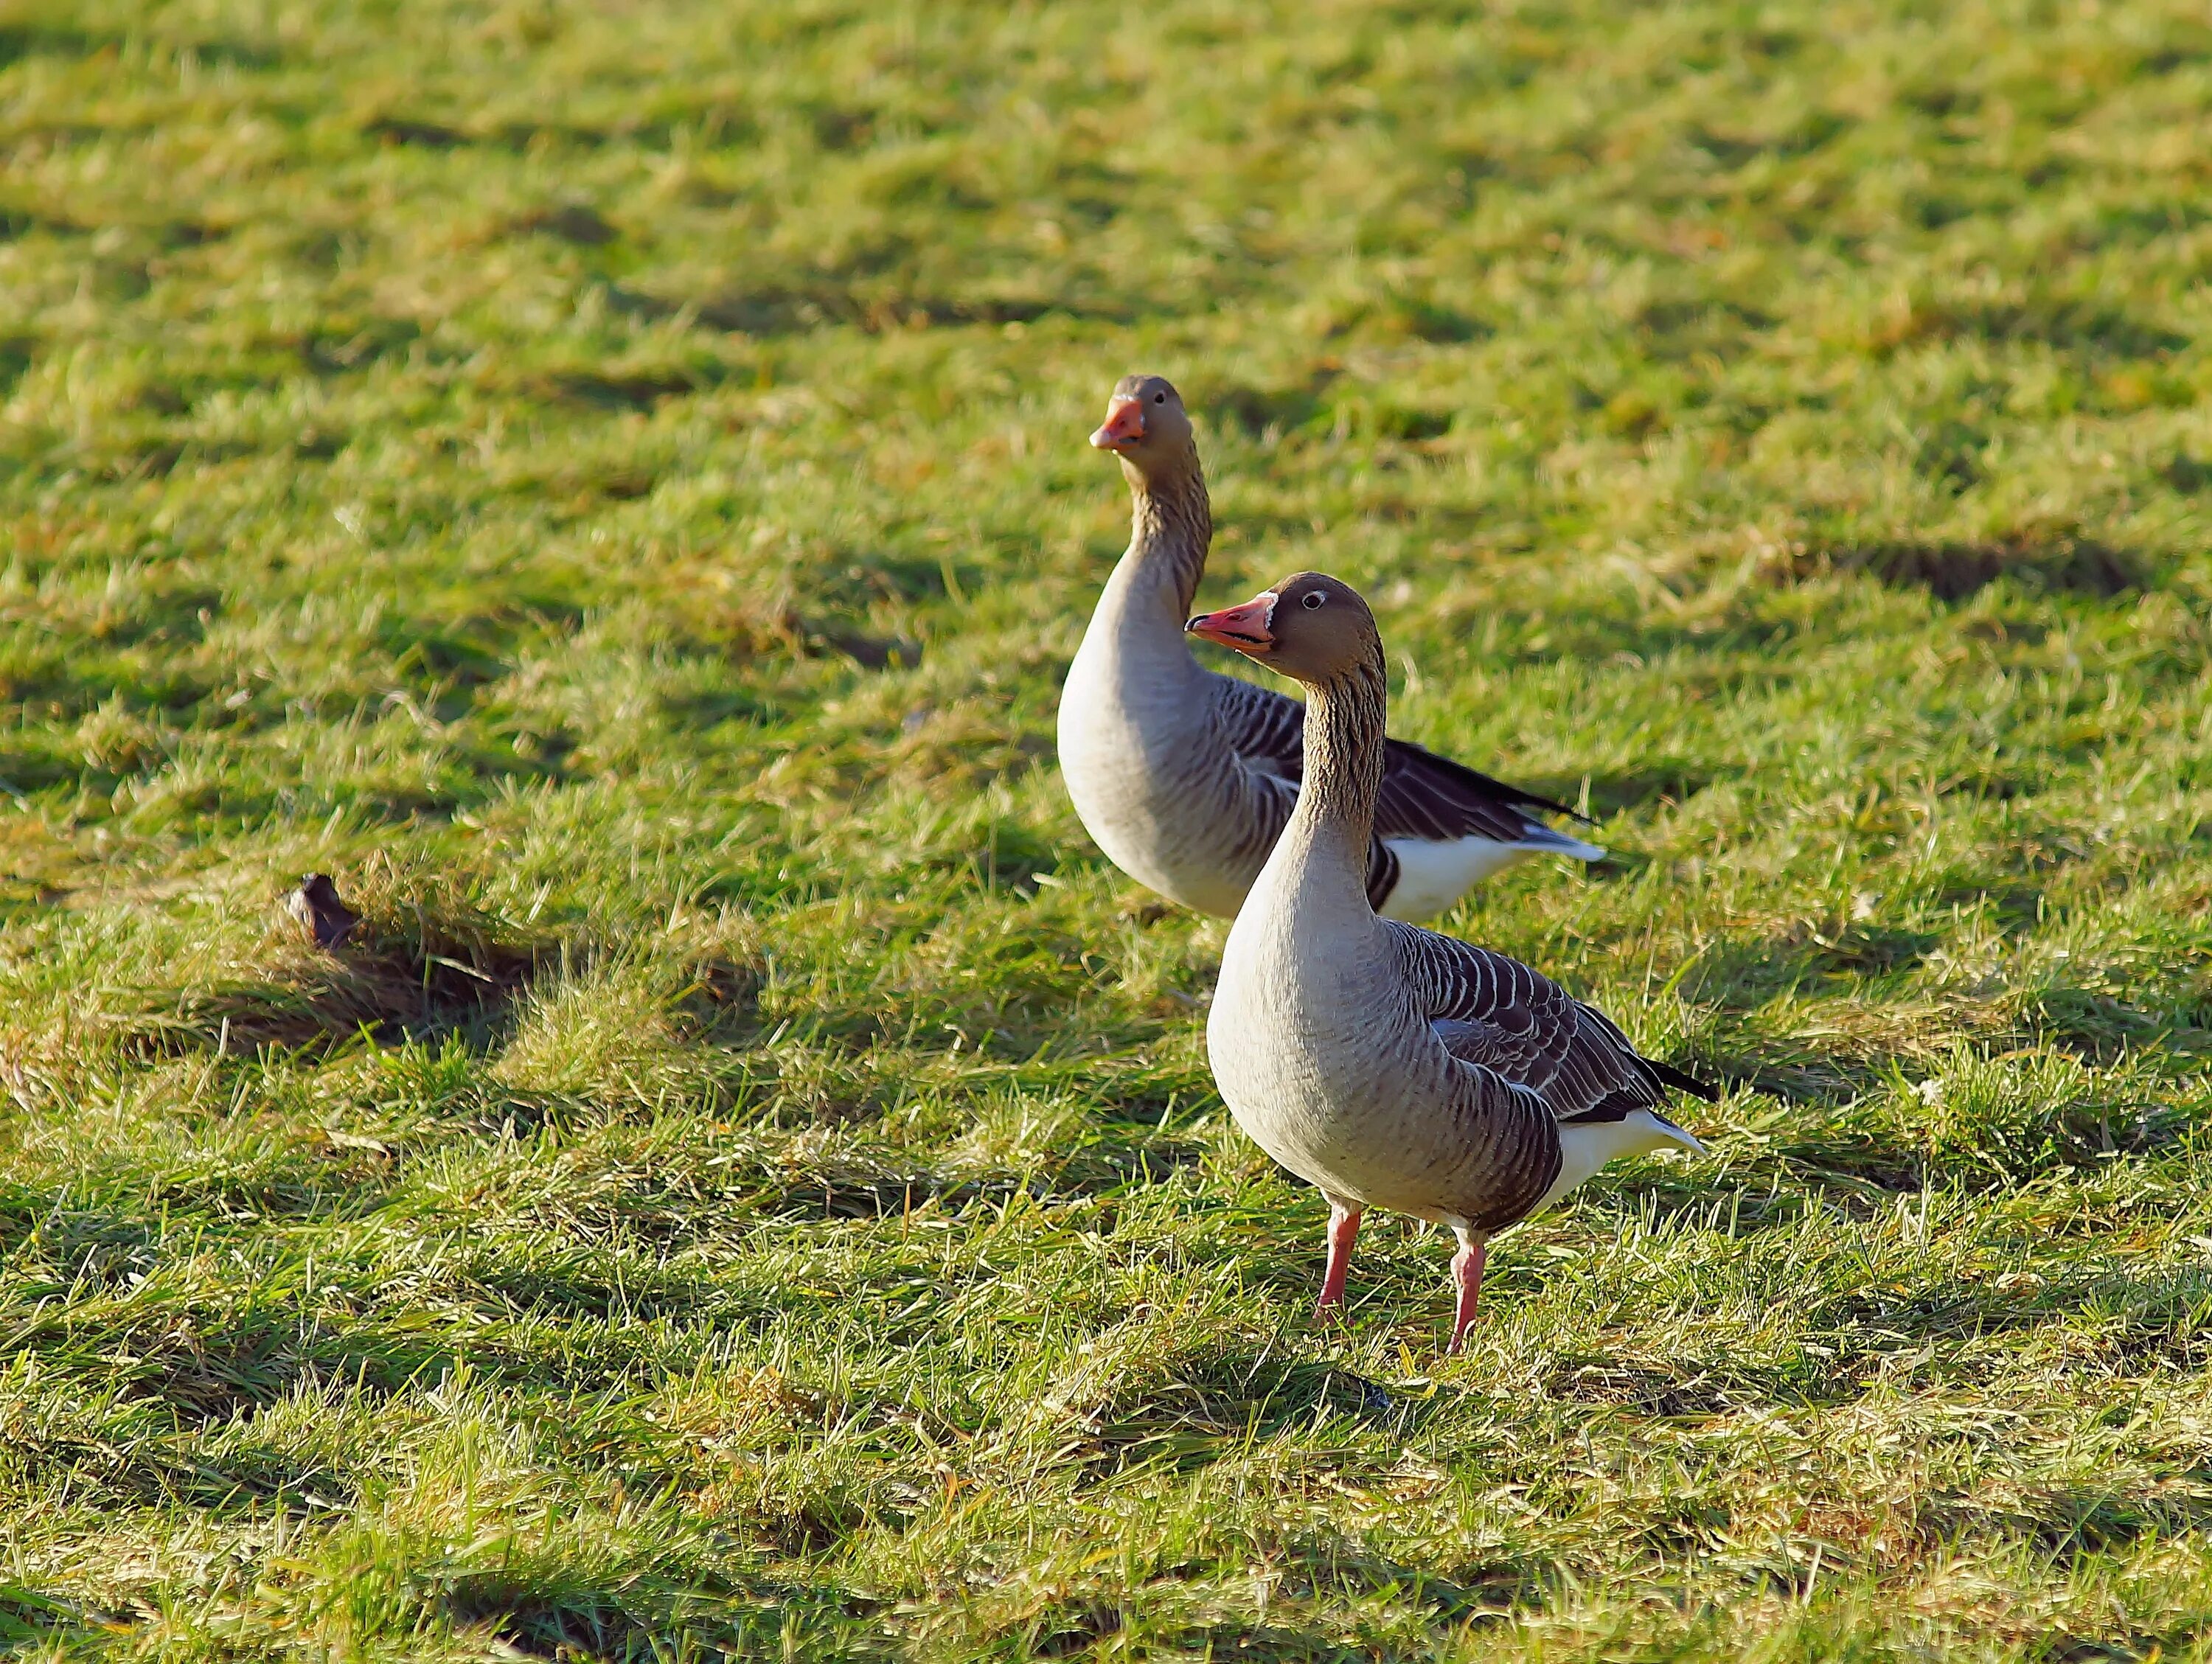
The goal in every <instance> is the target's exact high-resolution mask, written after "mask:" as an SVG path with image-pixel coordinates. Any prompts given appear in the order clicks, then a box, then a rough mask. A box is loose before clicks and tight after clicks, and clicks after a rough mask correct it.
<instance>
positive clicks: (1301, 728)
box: [1214, 676, 1588, 853]
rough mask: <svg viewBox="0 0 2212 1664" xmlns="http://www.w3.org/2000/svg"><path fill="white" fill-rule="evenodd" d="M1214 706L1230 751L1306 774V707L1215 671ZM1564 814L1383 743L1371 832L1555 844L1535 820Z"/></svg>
mask: <svg viewBox="0 0 2212 1664" xmlns="http://www.w3.org/2000/svg"><path fill="white" fill-rule="evenodd" d="M1220 682H1221V686H1220V687H1219V688H1218V689H1216V690H1215V695H1216V696H1215V701H1214V704H1215V709H1216V711H1217V712H1218V716H1219V720H1220V721H1221V724H1222V732H1223V738H1225V739H1226V740H1227V741H1228V743H1229V744H1230V746H1231V749H1233V750H1235V751H1236V752H1237V756H1241V757H1243V759H1244V760H1245V761H1246V762H1248V763H1249V764H1250V765H1251V766H1252V767H1253V768H1258V769H1261V770H1264V771H1265V772H1266V773H1268V774H1273V775H1275V776H1277V777H1278V778H1279V779H1282V780H1288V781H1290V782H1291V784H1292V785H1293V786H1295V785H1297V782H1298V781H1300V780H1303V779H1304V777H1305V707H1304V706H1303V705H1301V704H1299V703H1298V701H1297V700H1295V699H1292V698H1291V697H1290V696H1289V695H1285V694H1279V693H1277V692H1276V691H1275V690H1274V689H1273V688H1262V687H1258V686H1255V684H1254V683H1249V682H1242V681H1239V680H1237V678H1236V677H1227V676H1225V677H1221V678H1220ZM1544 815H1565V816H1567V817H1570V818H1571V819H1575V820H1583V819H1586V818H1587V817H1584V816H1581V815H1577V814H1576V813H1575V811H1573V810H1571V809H1570V808H1568V807H1567V805H1565V804H1563V803H1555V802H1553V800H1552V799H1549V798H1547V797H1540V796H1538V795H1537V794H1536V793H1534V792H1524V791H1522V789H1521V788H1520V787H1519V786H1509V785H1508V784H1506V782H1505V781H1504V780H1493V779H1492V778H1491V776H1489V775H1488V774H1481V773H1479V772H1478V771H1476V770H1475V769H1473V768H1468V767H1467V766H1466V765H1465V764H1464V763H1459V762H1453V761H1452V760H1451V759H1450V758H1449V757H1443V756H1437V754H1436V753H1435V752H1434V751H1431V750H1425V748H1423V747H1421V746H1419V745H1415V744H1411V743H1410V742H1408V741H1406V740H1402V739H1390V740H1385V741H1384V742H1383V794H1382V796H1381V798H1380V799H1377V801H1376V805H1375V835H1376V837H1378V838H1419V839H1425V840H1428V841H1435V842H1440V843H1441V842H1449V841H1452V840H1454V839H1457V838H1468V837H1476V838H1487V839H1489V840H1491V841H1492V842H1495V843H1504V844H1515V843H1527V842H1530V841H1535V842H1540V843H1547V842H1553V841H1556V842H1559V843H1560V844H1561V845H1563V846H1566V847H1570V853H1571V852H1572V850H1578V849H1582V848H1586V847H1588V846H1586V845H1582V844H1580V843H1577V841H1575V840H1573V839H1564V838H1561V836H1560V835H1559V833H1557V832H1555V831H1553V829H1551V828H1550V827H1548V826H1547V825H1546V824H1545V823H1543V821H1542V820H1541V818H1539V817H1541V816H1544Z"/></svg>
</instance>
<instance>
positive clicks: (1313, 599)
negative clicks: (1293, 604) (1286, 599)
mask: <svg viewBox="0 0 2212 1664" xmlns="http://www.w3.org/2000/svg"><path fill="white" fill-rule="evenodd" d="M1325 599H1326V597H1325V596H1323V595H1322V592H1320V591H1319V590H1317V589H1310V590H1308V591H1307V592H1306V596H1305V599H1304V600H1303V601H1301V602H1299V603H1298V604H1299V605H1300V606H1302V607H1304V609H1305V610H1307V611H1308V612H1311V611H1312V610H1314V609H1315V608H1316V607H1318V606H1319V605H1320V604H1322V601H1323V600H1325Z"/></svg>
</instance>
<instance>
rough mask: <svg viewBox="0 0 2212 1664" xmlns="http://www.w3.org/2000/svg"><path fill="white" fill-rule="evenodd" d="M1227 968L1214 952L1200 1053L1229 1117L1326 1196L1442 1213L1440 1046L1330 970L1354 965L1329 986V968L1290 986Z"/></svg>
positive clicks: (1444, 1162)
mask: <svg viewBox="0 0 2212 1664" xmlns="http://www.w3.org/2000/svg"><path fill="white" fill-rule="evenodd" d="M1249 917H1250V913H1249V910H1248V912H1247V913H1246V914H1243V915H1240V918H1239V921H1238V922H1239V927H1240V928H1241V927H1242V926H1243V923H1244V921H1245V920H1246V919H1249ZM1233 945H1234V938H1233V934H1232V947H1233ZM1235 969H1236V968H1235V966H1234V963H1233V955H1232V954H1225V955H1224V963H1223V969H1222V978H1221V983H1220V986H1219V987H1217V988H1216V990H1215V993H1214V998H1213V1006H1212V1011H1210V1012H1209V1013H1208V1016H1207V1021H1206V1052H1207V1059H1208V1061H1209V1062H1210V1063H1211V1065H1212V1070H1213V1076H1214V1080H1215V1083H1216V1084H1218V1087H1219V1088H1220V1090H1221V1096H1222V1100H1223V1102H1225V1103H1227V1104H1228V1106H1229V1111H1230V1114H1231V1115H1233V1116H1234V1117H1235V1118H1236V1121H1237V1126H1238V1127H1239V1128H1241V1129H1242V1130H1243V1133H1245V1134H1246V1136H1248V1137H1249V1138H1250V1139H1251V1140H1252V1141H1253V1142H1254V1143H1255V1144H1256V1145H1259V1146H1260V1147H1261V1149H1262V1150H1264V1151H1267V1153H1268V1154H1269V1155H1270V1156H1272V1157H1274V1158H1275V1160H1276V1161H1278V1162H1279V1163H1282V1165H1283V1166H1285V1167H1286V1168H1288V1169H1290V1170H1291V1172H1292V1173H1295V1174H1296V1175H1297V1176H1298V1177H1300V1178H1302V1179H1304V1180H1305V1181H1307V1182H1308V1183H1310V1184H1312V1185H1316V1186H1318V1187H1320V1188H1321V1189H1322V1190H1323V1191H1324V1192H1326V1193H1328V1194H1329V1195H1332V1196H1336V1197H1341V1198H1344V1199H1348V1200H1354V1201H1359V1202H1363V1203H1367V1204H1370V1205H1375V1206H1380V1207H1389V1208H1395V1209H1396V1210H1398V1211H1399V1212H1405V1213H1410V1214H1413V1215H1414V1216H1415V1217H1417V1218H1427V1219H1441V1218H1449V1208H1448V1207H1447V1205H1446V1199H1445V1198H1444V1196H1443V1188H1444V1187H1445V1186H1444V1183H1443V1181H1445V1180H1446V1178H1447V1177H1448V1175H1449V1173H1450V1172H1451V1171H1453V1170H1454V1169H1456V1167H1457V1166H1458V1164H1459V1163H1458V1159H1457V1152H1456V1151H1455V1148H1454V1145H1453V1141H1452V1139H1451V1137H1450V1134H1451V1131H1452V1125H1453V1122H1452V1117H1451V1115H1450V1113H1449V1085H1448V1083H1447V1080H1446V1078H1445V1073H1444V1069H1445V1067H1446V1066H1448V1060H1447V1059H1446V1057H1445V1054H1444V1053H1443V1048H1442V1047H1441V1046H1437V1045H1434V1044H1433V1043H1431V1046H1430V1047H1429V1048H1422V1047H1421V1046H1420V1045H1419V1043H1418V1040H1419V1036H1413V1035H1401V1034H1399V1033H1398V1032H1397V1029H1398V1026H1399V1025H1397V1024H1396V1023H1393V1022H1392V1021H1391V1020H1390V1018H1389V1014H1388V1012H1387V1011H1381V1012H1378V1011H1377V1010H1376V1001H1375V999H1374V998H1373V996H1372V994H1371V993H1369V994H1368V995H1367V996H1366V997H1365V998H1362V997H1361V995H1360V993H1359V992H1358V985H1359V983H1360V982H1361V981H1363V980H1364V979H1361V978H1359V977H1358V975H1356V969H1355V968H1354V967H1352V966H1343V967H1333V968H1330V970H1339V969H1342V970H1354V974H1353V975H1348V976H1345V977H1343V978H1342V979H1341V985H1340V986H1339V987H1335V988H1332V987H1331V986H1330V985H1331V984H1332V983H1339V981H1340V979H1339V978H1338V977H1337V976H1335V975H1331V974H1330V972H1329V971H1324V972H1322V974H1321V975H1317V976H1315V977H1312V978H1310V979H1302V980H1303V981H1304V986H1303V987H1295V986H1291V984H1290V983H1289V982H1287V981H1285V980H1281V979H1275V978H1269V977H1265V976H1255V977H1253V978H1249V979H1246V978H1242V977H1239V976H1237V975H1235V974H1234V972H1235ZM1401 1042H1404V1043H1401ZM1431 1053H1433V1055H1431Z"/></svg>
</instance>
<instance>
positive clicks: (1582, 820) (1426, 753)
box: [1387, 738, 1597, 826]
mask: <svg viewBox="0 0 2212 1664" xmlns="http://www.w3.org/2000/svg"><path fill="white" fill-rule="evenodd" d="M1387 743H1388V744H1389V745H1390V746H1391V747H1392V748H1394V749H1395V750H1401V751H1407V752H1411V753H1412V754H1413V756H1417V757H1419V759H1420V760H1421V762H1423V763H1425V764H1426V765H1428V766H1429V767H1431V768H1436V769H1437V770H1438V771H1439V772H1441V773H1443V774H1447V775H1449V776H1450V777H1451V778H1452V779H1453V780H1456V781H1457V782H1458V783H1459V784H1460V785H1462V786H1471V787H1473V788H1474V790H1476V791H1478V792H1480V793H1482V794H1483V795H1484V796H1485V797H1486V798H1489V799H1492V800H1493V801H1495V802H1498V803H1501V804H1504V805H1506V806H1507V807H1509V808H1512V809H1541V810H1542V811H1544V812H1545V813H1546V814H1547V815H1565V817H1567V818H1568V819H1569V820H1571V821H1574V822H1577V823H1579V824H1581V825H1583V826H1595V825H1596V824H1597V821H1596V819H1595V817H1592V816H1589V815H1585V814H1583V811H1581V810H1579V809H1571V808H1569V807H1568V806H1567V805H1565V804H1564V803H1561V802H1559V800H1558V799H1556V798H1547V797H1546V796H1544V795H1543V794H1542V793H1540V792H1531V791H1529V790H1528V789H1527V788H1526V787H1525V786H1515V785H1513V784H1511V783H1510V781H1507V780H1500V779H1498V777H1497V776H1496V775H1495V774H1484V773H1483V772H1482V770H1480V768H1468V766H1467V764H1465V763H1464V762H1458V761H1456V760H1455V759H1454V758H1451V757H1448V756H1444V755H1443V753H1442V752H1439V751H1431V750H1430V749H1429V748H1428V747H1427V746H1425V745H1416V744H1413V741H1412V740H1410V739H1396V738H1393V739H1391V740H1389V742H1387Z"/></svg>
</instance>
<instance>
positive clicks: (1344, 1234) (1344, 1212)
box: [1314, 1197, 1359, 1323]
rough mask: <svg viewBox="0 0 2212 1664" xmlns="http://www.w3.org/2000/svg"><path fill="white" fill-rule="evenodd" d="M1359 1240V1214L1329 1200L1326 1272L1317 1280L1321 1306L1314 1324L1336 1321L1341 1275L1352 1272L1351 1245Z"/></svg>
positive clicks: (1349, 1206) (1340, 1300) (1347, 1205)
mask: <svg viewBox="0 0 2212 1664" xmlns="http://www.w3.org/2000/svg"><path fill="white" fill-rule="evenodd" d="M1358 1236H1359V1210H1358V1208H1356V1207H1354V1206H1352V1204H1351V1203H1349V1202H1340V1201H1338V1200H1337V1199H1335V1198H1334V1197H1331V1198H1330V1199H1329V1204H1328V1272H1327V1273H1326V1274H1324V1275H1323V1276H1322V1279H1321V1303H1320V1304H1319V1305H1317V1306H1316V1307H1315V1308H1314V1321H1316V1323H1328V1322H1332V1321H1335V1320H1336V1318H1337V1317H1338V1315H1339V1314H1340V1312H1341V1310H1342V1309H1343V1306H1344V1274H1345V1272H1347V1271H1349V1270H1351V1269H1352V1243H1353V1242H1354V1241H1355V1240H1357V1239H1358Z"/></svg>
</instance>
